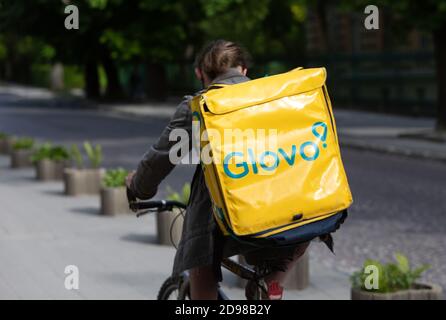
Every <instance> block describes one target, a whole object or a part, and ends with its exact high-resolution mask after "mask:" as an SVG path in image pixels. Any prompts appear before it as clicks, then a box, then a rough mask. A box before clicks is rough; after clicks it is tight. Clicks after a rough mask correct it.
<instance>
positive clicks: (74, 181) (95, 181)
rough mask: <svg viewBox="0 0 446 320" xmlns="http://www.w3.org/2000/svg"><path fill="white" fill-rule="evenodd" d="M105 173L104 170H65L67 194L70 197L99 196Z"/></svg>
mask: <svg viewBox="0 0 446 320" xmlns="http://www.w3.org/2000/svg"><path fill="white" fill-rule="evenodd" d="M104 172H105V171H104V169H76V168H67V169H65V171H64V185H65V194H66V195H69V196H77V195H81V194H99V193H100V192H101V185H102V177H103V175H104Z"/></svg>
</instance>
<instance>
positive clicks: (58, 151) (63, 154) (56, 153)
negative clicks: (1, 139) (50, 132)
mask: <svg viewBox="0 0 446 320" xmlns="http://www.w3.org/2000/svg"><path fill="white" fill-rule="evenodd" d="M50 159H51V160H54V161H62V160H69V159H70V153H69V152H68V150H67V148H65V147H64V146H54V147H53V148H52V149H51V156H50Z"/></svg>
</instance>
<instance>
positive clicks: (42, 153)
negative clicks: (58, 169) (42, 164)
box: [31, 142, 70, 163]
mask: <svg viewBox="0 0 446 320" xmlns="http://www.w3.org/2000/svg"><path fill="white" fill-rule="evenodd" d="M43 159H49V160H54V161H63V160H68V159H70V154H69V153H68V150H67V149H66V148H65V147H63V146H54V147H53V146H52V145H51V143H49V142H47V143H44V144H43V145H41V146H40V147H39V149H38V150H37V151H36V152H35V153H34V154H33V156H32V157H31V161H32V162H34V163H36V162H38V161H40V160H43Z"/></svg>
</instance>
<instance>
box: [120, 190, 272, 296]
mask: <svg viewBox="0 0 446 320" xmlns="http://www.w3.org/2000/svg"><path fill="white" fill-rule="evenodd" d="M127 199H128V202H129V208H130V210H132V211H133V212H135V213H136V217H140V216H142V215H144V214H148V213H157V212H158V213H159V212H166V211H173V209H175V208H177V209H179V210H180V213H179V215H183V214H184V211H185V210H186V205H185V204H184V203H181V202H178V201H173V200H149V201H139V200H137V199H136V197H135V196H133V195H132V193H131V191H130V190H129V189H127ZM175 220H176V219H175ZM175 220H174V221H173V223H175ZM173 223H172V226H173ZM172 226H171V228H170V231H171V232H172ZM171 239H172V234H171ZM221 264H222V266H223V267H224V268H225V269H227V270H228V271H229V272H231V273H233V274H235V275H237V276H239V277H240V278H242V279H245V280H248V281H251V283H254V284H255V285H256V288H255V290H254V292H253V296H252V300H262V298H263V297H264V296H266V295H267V286H266V283H265V281H264V278H265V277H266V276H268V275H269V274H270V273H272V272H273V269H272V268H271V267H269V266H268V264H267V263H266V262H265V263H264V264H262V265H259V266H255V267H254V268H251V267H249V266H246V265H243V264H241V263H238V262H236V261H234V260H232V259H230V258H224V259H222V262H221ZM171 298H173V299H175V300H190V281H189V273H188V272H187V271H185V272H183V273H181V275H179V276H177V277H173V276H170V277H168V278H167V279H166V280H165V281H164V282H163V284H162V285H161V288H160V290H159V292H158V296H157V299H158V300H172V299H171ZM218 299H219V300H229V297H228V296H227V295H226V294H225V293H224V292H223V290H222V289H221V287H220V286H219V288H218Z"/></svg>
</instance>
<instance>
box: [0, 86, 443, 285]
mask: <svg viewBox="0 0 446 320" xmlns="http://www.w3.org/2000/svg"><path fill="white" fill-rule="evenodd" d="M8 99H9V97H5V96H2V95H0V131H6V132H10V133H14V134H17V135H29V136H33V137H35V138H37V139H39V140H41V141H45V140H51V141H56V142H61V143H65V144H69V143H81V142H82V141H84V140H90V141H92V142H96V143H101V144H102V145H103V148H104V160H105V161H104V165H105V166H106V167H114V166H123V167H126V168H129V169H130V168H134V167H135V166H136V164H137V162H138V159H139V158H140V157H141V155H142V154H143V153H144V151H145V150H146V149H147V148H148V147H149V145H150V144H152V143H153V142H154V141H155V140H156V138H157V136H158V135H159V134H160V132H161V131H162V129H163V127H164V126H165V124H166V123H167V119H160V118H157V119H154V118H140V119H137V118H134V117H130V116H129V117H124V116H122V115H117V114H113V113H108V112H104V111H99V110H76V109H70V108H60V107H52V108H46V107H45V106H44V105H43V106H40V107H39V108H31V107H30V104H29V103H23V104H20V101H14V105H13V106H12V104H11V103H9V102H10V99H9V100H8ZM348 125H349V124H348V123H343V124H342V126H348ZM342 156H343V160H344V164H345V167H346V171H347V174H348V177H349V181H350V184H351V189H352V192H353V196H354V204H353V206H352V207H351V209H350V215H349V218H348V219H347V221H346V222H345V224H344V225H343V227H342V228H341V229H340V231H338V232H337V233H336V234H335V236H334V238H335V250H336V256H332V255H331V254H330V253H329V252H328V251H327V250H325V248H323V247H322V246H314V248H313V249H312V255H313V256H314V257H316V258H317V261H320V263H322V264H325V265H328V266H330V267H332V268H336V269H340V270H343V271H348V272H351V271H353V270H355V269H356V268H358V267H359V266H360V265H361V264H362V262H363V260H364V259H366V258H373V259H384V260H388V259H391V257H392V254H393V253H394V252H402V253H404V254H406V255H407V256H409V258H410V259H411V261H413V264H414V265H418V264H421V263H428V264H430V265H431V269H430V270H429V271H428V272H427V273H426V274H425V277H424V279H425V280H427V281H433V282H436V283H439V284H441V285H442V286H443V288H446V164H445V163H441V162H434V161H427V160H420V159H411V158H407V157H399V156H394V155H388V154H379V153H375V152H368V151H358V150H353V149H348V148H344V149H343V150H342ZM192 173H193V167H191V166H181V167H178V168H176V169H175V170H174V172H173V173H172V174H171V175H170V176H169V177H168V178H167V179H166V181H165V183H164V184H163V185H162V186H161V187H160V191H161V195H159V196H162V194H163V192H164V190H165V186H166V185H172V186H176V185H180V184H182V183H183V182H185V181H189V180H190V179H191V176H192ZM0 202H1V195H0Z"/></svg>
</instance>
